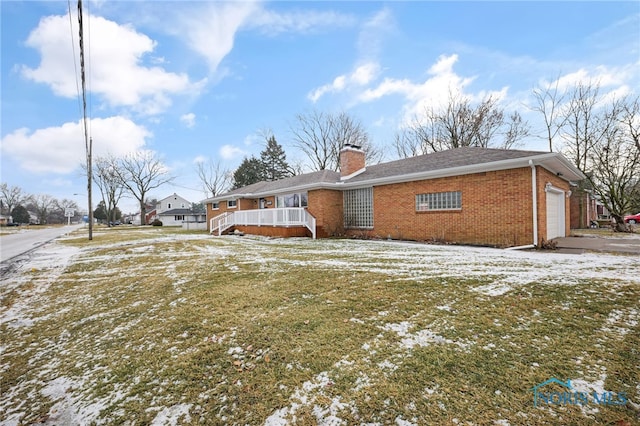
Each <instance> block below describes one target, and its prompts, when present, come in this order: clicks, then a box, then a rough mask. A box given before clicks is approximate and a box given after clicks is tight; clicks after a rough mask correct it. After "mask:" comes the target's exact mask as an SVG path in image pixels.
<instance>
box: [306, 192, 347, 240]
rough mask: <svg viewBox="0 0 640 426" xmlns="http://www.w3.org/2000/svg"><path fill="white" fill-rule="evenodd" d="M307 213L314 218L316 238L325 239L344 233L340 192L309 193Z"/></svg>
mask: <svg viewBox="0 0 640 426" xmlns="http://www.w3.org/2000/svg"><path fill="white" fill-rule="evenodd" d="M308 196H309V207H308V208H307V209H308V211H309V213H311V214H312V215H313V217H315V218H316V236H317V237H318V238H326V237H331V236H335V235H342V234H343V233H344V227H343V221H344V220H343V215H342V211H343V205H342V192H341V191H334V190H330V189H318V190H315V191H309V193H308Z"/></svg>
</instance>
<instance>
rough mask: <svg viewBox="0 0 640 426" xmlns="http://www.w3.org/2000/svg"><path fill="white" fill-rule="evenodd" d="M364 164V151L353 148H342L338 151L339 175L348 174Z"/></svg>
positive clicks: (359, 168) (361, 167)
mask: <svg viewBox="0 0 640 426" xmlns="http://www.w3.org/2000/svg"><path fill="white" fill-rule="evenodd" d="M364 166H365V158H364V151H362V150H360V149H354V148H344V149H343V150H342V151H340V175H341V176H349V175H350V174H352V173H355V172H357V171H358V170H361V169H363V168H364Z"/></svg>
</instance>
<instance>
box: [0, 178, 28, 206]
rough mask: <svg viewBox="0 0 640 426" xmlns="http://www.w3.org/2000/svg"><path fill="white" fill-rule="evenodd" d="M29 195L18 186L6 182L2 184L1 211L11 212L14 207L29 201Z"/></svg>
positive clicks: (0, 191) (0, 187) (0, 194)
mask: <svg viewBox="0 0 640 426" xmlns="http://www.w3.org/2000/svg"><path fill="white" fill-rule="evenodd" d="M28 198H29V197H28V196H27V195H25V194H23V192H22V188H20V187H18V186H9V185H7V184H6V183H2V184H0V205H1V207H2V208H1V209H0V212H2V213H5V212H6V214H11V212H12V211H13V209H14V207H16V206H17V205H18V204H22V203H24V202H25V201H27V199H28Z"/></svg>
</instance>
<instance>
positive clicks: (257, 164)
mask: <svg viewBox="0 0 640 426" xmlns="http://www.w3.org/2000/svg"><path fill="white" fill-rule="evenodd" d="M263 180H265V173H264V166H263V163H262V161H260V160H259V159H257V158H256V157H253V156H251V157H250V158H247V157H245V159H244V160H243V161H242V164H240V166H239V167H238V168H237V169H236V171H235V172H233V189H238V188H242V187H243V186H247V185H251V184H252V183H256V182H260V181H263Z"/></svg>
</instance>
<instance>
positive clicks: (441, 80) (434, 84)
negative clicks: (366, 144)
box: [359, 54, 507, 121]
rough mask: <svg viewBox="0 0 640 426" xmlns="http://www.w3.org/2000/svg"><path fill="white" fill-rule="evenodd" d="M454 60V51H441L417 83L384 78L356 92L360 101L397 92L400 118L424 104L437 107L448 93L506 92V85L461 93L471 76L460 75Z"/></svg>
mask: <svg viewBox="0 0 640 426" xmlns="http://www.w3.org/2000/svg"><path fill="white" fill-rule="evenodd" d="M457 61H458V55H455V54H454V55H449V56H446V55H441V56H440V57H439V58H438V60H437V61H436V63H435V64H433V65H432V66H431V67H430V68H429V70H428V72H427V73H428V75H429V76H428V78H427V79H426V80H425V81H424V82H421V83H414V82H412V81H411V80H408V79H393V78H385V79H384V80H383V81H382V83H380V84H379V85H378V86H377V87H374V88H371V89H367V90H365V91H363V92H362V93H361V94H360V97H359V100H360V101H361V102H371V101H374V100H378V99H380V98H382V97H385V96H389V95H401V96H403V97H404V98H405V105H404V108H403V109H404V120H405V121H409V120H411V119H412V118H413V117H416V116H420V115H422V114H423V113H424V112H425V109H426V108H440V107H442V106H444V105H445V104H446V103H447V102H448V100H449V99H450V97H451V96H452V95H453V96H458V95H463V96H466V97H469V98H471V99H472V100H479V99H482V98H483V97H484V96H487V95H492V96H495V97H498V98H499V99H502V98H504V97H505V96H506V92H507V88H502V89H501V90H499V91H496V92H480V93H477V94H471V95H468V94H465V93H464V91H465V88H467V86H469V85H470V84H471V83H472V82H473V80H474V78H475V77H462V76H459V75H458V74H456V73H455V71H454V70H453V66H454V64H455V63H456V62H457Z"/></svg>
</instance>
